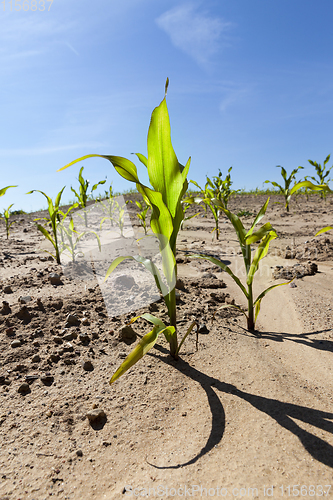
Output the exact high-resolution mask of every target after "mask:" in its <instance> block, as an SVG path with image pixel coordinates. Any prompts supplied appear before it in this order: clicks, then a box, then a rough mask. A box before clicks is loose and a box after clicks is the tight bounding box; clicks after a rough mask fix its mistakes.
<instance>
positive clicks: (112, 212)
mask: <svg viewBox="0 0 333 500" xmlns="http://www.w3.org/2000/svg"><path fill="white" fill-rule="evenodd" d="M117 198H119V197H118V196H117V197H115V198H112V199H110V200H108V201H107V212H108V215H107V216H106V217H103V219H102V220H101V222H100V228H101V229H102V225H103V223H104V222H105V221H107V220H109V221H110V223H111V227H113V225H114V223H115V224H116V225H117V226H118V227H119V229H120V237H121V238H123V237H124V227H125V207H126V205H128V203H132V202H131V200H126V201H125V203H119V201H118V200H117ZM104 206H105V205H104Z"/></svg>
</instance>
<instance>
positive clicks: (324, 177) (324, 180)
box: [305, 155, 333, 200]
mask: <svg viewBox="0 0 333 500" xmlns="http://www.w3.org/2000/svg"><path fill="white" fill-rule="evenodd" d="M330 157H331V155H328V156H327V157H326V159H325V160H324V163H323V166H321V164H320V163H317V162H316V161H312V160H308V162H309V163H310V164H311V165H312V166H314V167H315V169H316V173H317V178H316V177H312V176H307V177H305V179H307V178H308V177H310V179H312V180H313V181H315V183H316V184H319V185H320V184H328V183H329V182H330V180H332V179H329V178H328V176H329V173H330V171H331V170H332V168H333V165H332V166H331V168H326V164H327V163H328V162H329V159H330ZM320 197H321V198H322V199H324V200H326V191H325V190H323V191H321V192H320Z"/></svg>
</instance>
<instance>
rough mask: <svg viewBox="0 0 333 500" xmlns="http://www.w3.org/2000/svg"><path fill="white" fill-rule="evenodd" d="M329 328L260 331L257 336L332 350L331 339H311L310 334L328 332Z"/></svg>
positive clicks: (332, 342) (321, 349)
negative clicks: (302, 331) (310, 330)
mask: <svg viewBox="0 0 333 500" xmlns="http://www.w3.org/2000/svg"><path fill="white" fill-rule="evenodd" d="M330 331H331V329H330V328H328V329H326V330H316V331H314V332H306V333H297V334H294V333H276V332H260V335H259V337H260V338H261V339H267V340H274V341H275V342H284V341H286V340H290V341H291V342H296V343H297V344H303V345H306V346H308V347H312V348H314V349H318V350H320V351H328V352H333V341H332V340H319V339H311V338H310V337H311V335H318V334H319V333H326V332H330Z"/></svg>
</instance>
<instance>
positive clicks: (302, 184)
mask: <svg viewBox="0 0 333 500" xmlns="http://www.w3.org/2000/svg"><path fill="white" fill-rule="evenodd" d="M302 187H305V188H309V189H312V190H313V191H323V190H324V191H331V190H330V188H329V187H328V186H327V185H326V184H313V183H312V182H310V181H302V182H298V183H297V184H295V186H294V187H293V188H292V189H291V190H290V195H293V194H294V193H296V191H298V190H299V189H301V188H302Z"/></svg>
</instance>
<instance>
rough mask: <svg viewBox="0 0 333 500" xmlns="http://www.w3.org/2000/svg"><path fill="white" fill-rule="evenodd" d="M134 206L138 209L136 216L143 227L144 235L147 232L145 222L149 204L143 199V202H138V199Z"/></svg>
mask: <svg viewBox="0 0 333 500" xmlns="http://www.w3.org/2000/svg"><path fill="white" fill-rule="evenodd" d="M135 203H136V206H137V207H138V209H139V212H138V213H137V214H136V215H137V217H138V218H139V220H140V224H141V227H142V228H143V230H144V232H145V235H146V234H147V232H148V230H147V222H146V217H147V212H148V210H149V208H150V207H149V205H147V203H146V202H145V201H144V202H143V203H140V201H136V202H135Z"/></svg>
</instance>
